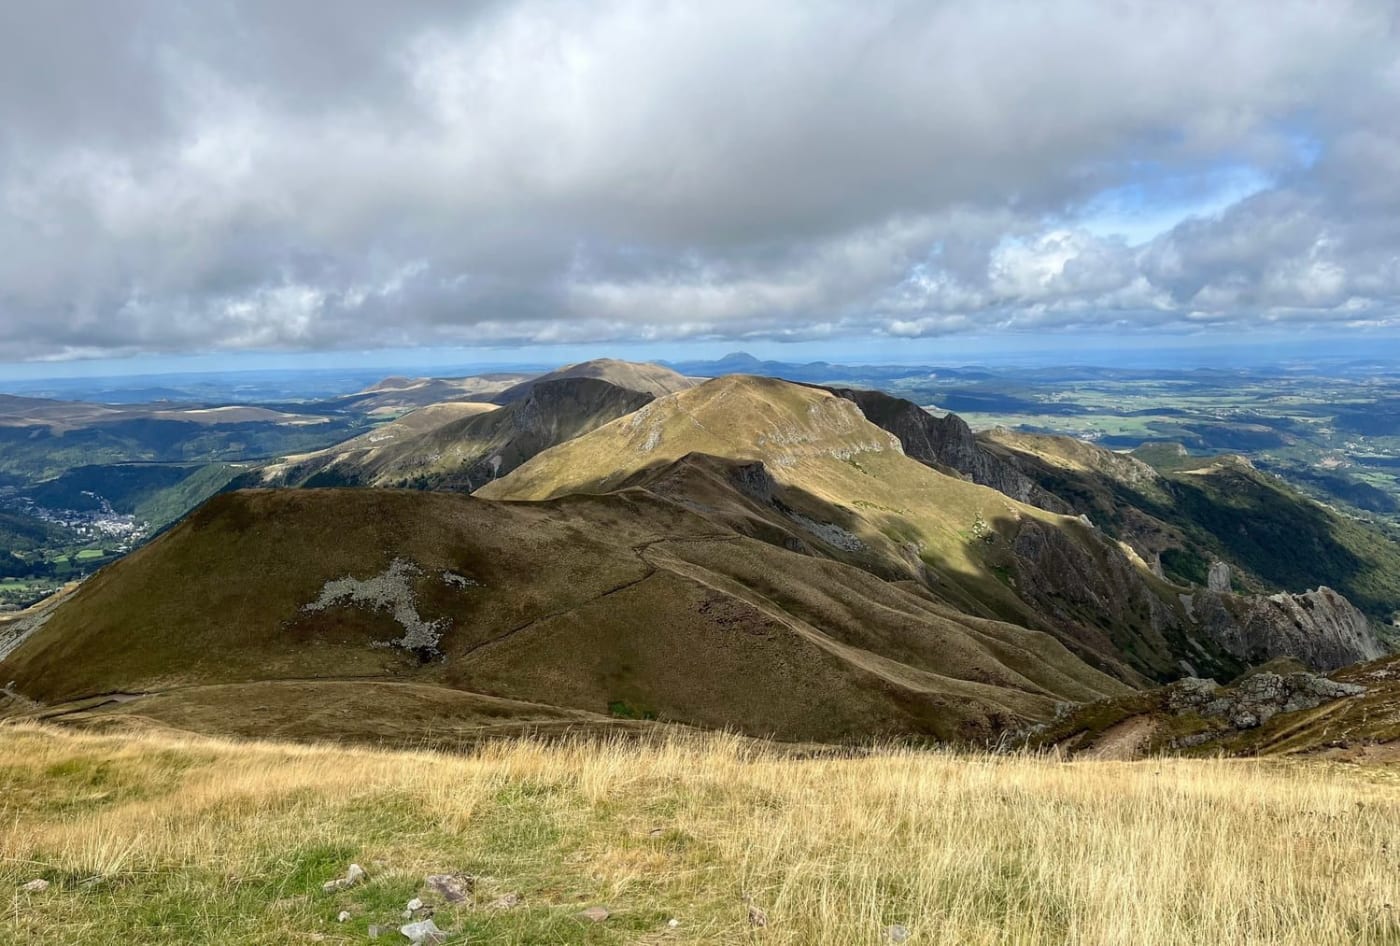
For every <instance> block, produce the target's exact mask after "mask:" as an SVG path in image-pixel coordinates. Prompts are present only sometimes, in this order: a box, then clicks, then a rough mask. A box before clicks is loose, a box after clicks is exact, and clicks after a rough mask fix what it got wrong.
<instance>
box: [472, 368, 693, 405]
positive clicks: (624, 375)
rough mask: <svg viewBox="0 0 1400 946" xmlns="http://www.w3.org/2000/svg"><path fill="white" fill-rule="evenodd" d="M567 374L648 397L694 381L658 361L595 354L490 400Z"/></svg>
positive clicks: (516, 395)
mask: <svg viewBox="0 0 1400 946" xmlns="http://www.w3.org/2000/svg"><path fill="white" fill-rule="evenodd" d="M568 378H593V379H594V380H597V381H606V382H608V383H609V384H612V385H616V386H617V387H619V388H623V389H625V390H628V391H637V392H640V393H642V394H650V395H651V396H652V397H664V396H665V395H667V394H674V393H676V392H677V391H684V390H685V389H686V388H689V387H693V386H694V385H695V381H694V379H692V378H687V377H686V376H685V375H682V374H678V373H677V372H675V371H672V370H671V369H670V368H667V367H664V366H662V365H656V364H651V363H650V362H636V361H620V360H618V359H616V358H596V359H594V360H593V361H581V362H579V363H578V364H573V365H565V366H564V367H562V368H558V369H555V370H554V371H550V372H547V373H545V374H542V375H539V376H538V377H535V378H530V379H529V380H527V381H522V382H521V383H519V384H517V385H515V386H514V387H511V388H507V389H506V390H504V391H502V392H500V393H499V394H497V395H496V396H495V398H494V400H495V401H496V402H497V403H499V404H509V403H510V402H512V401H518V400H520V399H521V398H523V397H525V396H526V395H527V394H529V392H530V389H531V388H533V387H534V386H535V385H537V384H543V383H547V382H550V381H559V380H563V379H568Z"/></svg>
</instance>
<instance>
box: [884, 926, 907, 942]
mask: <svg viewBox="0 0 1400 946" xmlns="http://www.w3.org/2000/svg"><path fill="white" fill-rule="evenodd" d="M908 941H909V927H907V926H900V925H899V924H898V923H896V924H894V925H893V926H887V927H885V942H887V943H907V942H908Z"/></svg>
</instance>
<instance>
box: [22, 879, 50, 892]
mask: <svg viewBox="0 0 1400 946" xmlns="http://www.w3.org/2000/svg"><path fill="white" fill-rule="evenodd" d="M19 889H20V890H23V891H24V892H25V893H43V892H44V891H45V890H48V889H49V882H48V881H47V880H44V879H43V878H42V877H36V878H35V879H33V880H31V881H30V882H29V883H27V884H25V885H24V886H23V887H21V888H19Z"/></svg>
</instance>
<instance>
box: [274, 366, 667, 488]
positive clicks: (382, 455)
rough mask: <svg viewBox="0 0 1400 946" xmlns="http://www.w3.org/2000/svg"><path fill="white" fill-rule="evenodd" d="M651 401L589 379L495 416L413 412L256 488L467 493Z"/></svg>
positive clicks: (282, 470) (519, 400) (552, 388)
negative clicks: (389, 488)
mask: <svg viewBox="0 0 1400 946" xmlns="http://www.w3.org/2000/svg"><path fill="white" fill-rule="evenodd" d="M651 399H652V396H651V395H650V394H646V393H642V392H638V391H635V390H629V389H626V388H621V387H618V386H616V385H613V384H610V383H608V382H606V381H601V380H597V379H594V378H587V377H575V378H559V379H555V380H550V381H540V382H538V383H532V384H531V385H530V386H529V388H528V389H527V390H525V391H523V392H521V394H520V396H519V397H515V398H513V399H511V400H510V401H508V402H507V403H506V404H505V406H503V407H499V408H498V407H496V406H495V405H484V404H475V403H471V402H449V403H447V404H439V405H432V406H429V407H423V408H419V409H418V410H416V411H413V412H411V413H409V414H405V415H404V416H403V417H401V418H400V419H399V420H397V421H395V422H394V423H392V424H389V425H387V426H386V427H382V428H379V429H377V430H375V431H372V432H370V433H368V434H365V435H363V436H361V437H358V438H356V439H355V440H351V441H348V442H347V443H344V444H340V445H338V446H336V447H332V448H330V449H328V450H323V451H320V452H319V453H315V454H310V455H305V456H295V457H288V458H287V459H286V460H285V461H281V462H278V463H275V464H272V465H270V466H268V467H267V468H265V470H264V471H262V473H261V484H262V485H279V486H412V487H416V488H421V489H454V490H464V491H467V492H470V491H471V490H472V489H474V488H476V487H478V486H481V485H482V484H484V483H486V482H488V481H490V480H491V479H492V478H493V477H496V476H499V475H503V474H505V473H509V472H510V471H511V470H513V469H515V468H516V467H517V466H519V465H520V464H521V463H523V462H524V461H526V460H528V459H530V458H531V457H533V456H534V455H535V454H537V453H539V452H540V451H542V450H546V449H548V448H549V447H552V446H554V445H555V444H558V443H562V442H564V441H565V440H569V439H571V438H573V437H576V436H578V435H579V434H582V433H586V432H588V431H590V430H592V429H594V428H595V427H598V426H600V425H602V424H605V423H607V422H608V421H611V420H614V419H615V418H618V417H622V416H624V415H626V414H629V413H631V412H632V411H634V410H636V409H637V408H639V407H641V406H642V405H644V404H646V403H647V402H648V401H650V400H651Z"/></svg>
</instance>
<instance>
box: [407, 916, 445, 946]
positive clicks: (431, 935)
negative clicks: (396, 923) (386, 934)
mask: <svg viewBox="0 0 1400 946" xmlns="http://www.w3.org/2000/svg"><path fill="white" fill-rule="evenodd" d="M399 932H400V933H402V934H403V935H404V936H405V937H407V939H408V941H409V942H410V943H412V944H413V946H438V944H439V943H445V942H447V934H446V933H445V932H443V931H442V930H440V929H438V927H437V924H436V923H434V922H433V921H432V920H431V919H428V920H421V921H419V922H417V923H405V924H404V925H403V926H401V927H399Z"/></svg>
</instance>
